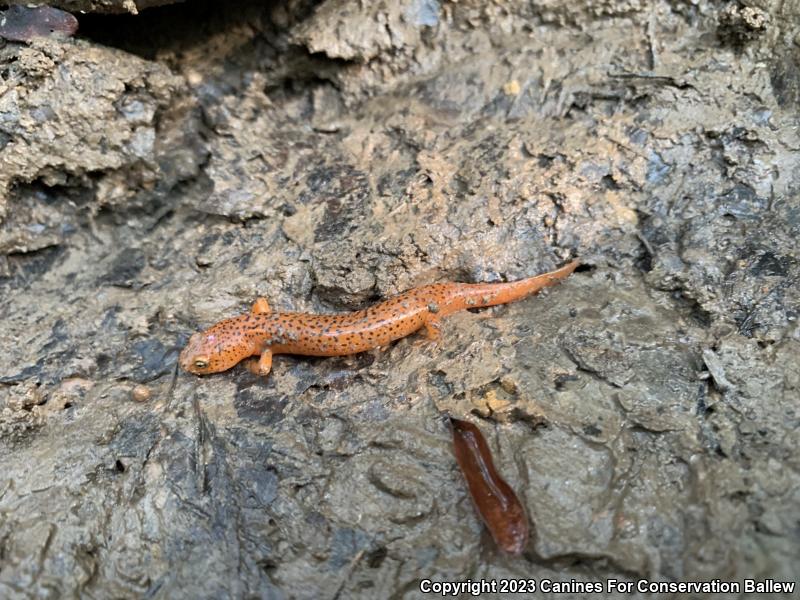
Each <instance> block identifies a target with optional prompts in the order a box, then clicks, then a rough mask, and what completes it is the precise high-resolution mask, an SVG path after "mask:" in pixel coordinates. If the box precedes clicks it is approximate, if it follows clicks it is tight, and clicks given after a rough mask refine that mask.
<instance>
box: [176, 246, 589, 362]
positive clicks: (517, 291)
mask: <svg viewBox="0 0 800 600" xmlns="http://www.w3.org/2000/svg"><path fill="white" fill-rule="evenodd" d="M577 266H578V261H577V260H575V261H572V262H571V263H569V264H567V265H565V266H563V267H561V268H560V269H557V270H555V271H552V272H550V273H545V274H544V275H537V276H535V277H529V278H528V279H522V280H520V281H511V282H508V283H434V284H432V285H425V286H422V287H418V288H413V289H411V290H408V291H407V292H403V293H402V294H398V295H397V296H394V297H393V298H390V299H388V300H386V301H384V302H381V303H379V304H376V305H374V306H371V307H369V308H367V309H364V310H359V311H356V312H350V313H344V314H322V315H318V314H308V313H296V312H289V313H279V312H271V311H270V308H269V304H267V301H266V300H265V299H264V298H259V299H258V300H256V302H255V304H253V308H252V311H251V312H250V313H247V314H244V315H239V316H238V317H233V318H230V319H225V320H224V321H220V322H219V323H217V324H216V325H214V326H213V327H210V328H209V329H206V330H205V331H203V332H200V333H195V334H194V335H193V336H192V337H191V338H190V339H189V343H188V344H187V345H186V348H184V349H183V351H182V352H181V356H180V365H181V367H183V368H184V369H185V370H186V371H189V372H190V373H195V374H197V375H206V374H208V373H219V372H220V371H225V370H227V369H230V368H231V367H233V366H234V365H235V364H237V363H238V362H240V361H242V360H244V359H245V358H248V357H251V356H257V355H258V356H260V358H259V359H258V365H257V367H256V368H255V369H254V371H255V372H256V373H258V374H259V375H267V374H268V373H269V372H270V369H271V368H272V355H273V354H303V355H306V356H342V355H345V354H356V353H358V352H364V351H365V350H369V349H370V348H376V347H378V346H383V345H386V344H388V343H389V342H392V341H394V340H398V339H400V338H402V337H405V336H407V335H409V334H411V333H414V332H415V331H417V330H418V329H422V328H423V327H424V328H425V332H426V333H427V335H428V338H430V339H431V340H433V341H434V342H437V341H439V339H440V338H441V324H440V319H441V318H442V317H444V316H446V315H449V314H451V313H454V312H456V311H459V310H465V309H468V308H481V307H485V306H495V305H497V304H506V303H508V302H514V301H516V300H521V299H522V298H526V297H527V296H530V295H532V294H535V293H536V292H538V291H539V290H541V289H542V288H544V287H549V286H551V285H554V284H555V283H557V282H558V281H559V280H561V279H564V278H565V277H567V276H568V275H569V274H570V273H572V272H573V271H574V270H575V268H576V267H577Z"/></svg>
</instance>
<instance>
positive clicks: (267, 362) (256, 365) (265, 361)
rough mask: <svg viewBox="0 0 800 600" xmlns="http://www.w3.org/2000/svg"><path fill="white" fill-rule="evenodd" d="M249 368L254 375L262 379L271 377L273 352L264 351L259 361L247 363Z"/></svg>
mask: <svg viewBox="0 0 800 600" xmlns="http://www.w3.org/2000/svg"><path fill="white" fill-rule="evenodd" d="M247 368H248V369H249V370H250V372H251V373H253V374H254V375H261V376H262V377H266V376H267V375H269V372H270V371H271V370H272V350H269V349H266V350H264V351H263V352H262V353H261V356H260V357H259V359H258V360H257V361H256V360H251V361H249V362H248V363H247Z"/></svg>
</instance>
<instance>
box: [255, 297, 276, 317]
mask: <svg viewBox="0 0 800 600" xmlns="http://www.w3.org/2000/svg"><path fill="white" fill-rule="evenodd" d="M250 312H251V313H253V314H254V315H262V314H267V313H270V312H272V310H271V309H270V307H269V302H267V299H266V298H259V299H258V300H256V301H255V302H254V303H253V308H252V309H250Z"/></svg>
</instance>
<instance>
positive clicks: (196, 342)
mask: <svg viewBox="0 0 800 600" xmlns="http://www.w3.org/2000/svg"><path fill="white" fill-rule="evenodd" d="M205 337H206V335H205V334H204V333H195V334H194V335H192V337H190V338H189V343H188V344H186V347H185V348H184V349H183V351H182V352H181V355H180V357H179V358H178V362H179V363H180V365H181V368H182V369H183V370H184V371H189V372H190V373H195V374H197V375H203V374H205V373H213V371H212V370H211V369H209V365H210V364H211V356H210V355H209V353H208V352H206V351H205V350H204V348H203V347H204V345H205V344H204V342H206V340H205V339H204V338H205Z"/></svg>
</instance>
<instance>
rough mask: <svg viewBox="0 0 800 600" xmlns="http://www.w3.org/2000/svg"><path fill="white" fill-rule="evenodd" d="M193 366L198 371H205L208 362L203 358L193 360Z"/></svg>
mask: <svg viewBox="0 0 800 600" xmlns="http://www.w3.org/2000/svg"><path fill="white" fill-rule="evenodd" d="M194 366H195V367H196V368H198V369H205V368H206V367H207V366H208V360H206V359H205V358H195V359H194Z"/></svg>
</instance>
